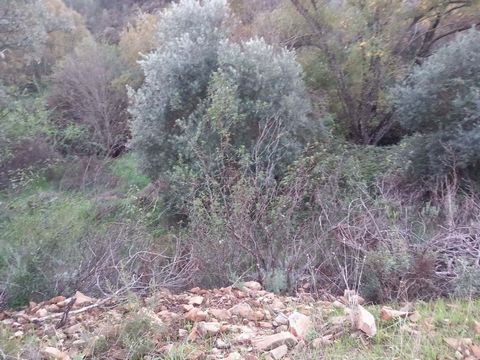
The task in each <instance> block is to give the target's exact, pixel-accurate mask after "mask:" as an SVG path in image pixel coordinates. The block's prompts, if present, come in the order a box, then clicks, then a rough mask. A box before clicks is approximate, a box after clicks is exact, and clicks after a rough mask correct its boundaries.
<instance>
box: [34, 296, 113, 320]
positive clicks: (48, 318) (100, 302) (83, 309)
mask: <svg viewBox="0 0 480 360" xmlns="http://www.w3.org/2000/svg"><path fill="white" fill-rule="evenodd" d="M111 299H112V297H109V298H106V299H103V300H100V301H98V302H97V303H95V304H92V305H88V306H85V307H83V308H81V309H78V310H73V311H70V312H69V314H71V315H76V314H81V313H83V312H85V311H88V310H91V309H95V308H97V307H99V306H102V305H103V304H105V303H107V302H108V301H110V300H111ZM64 315H65V313H64V312H61V313H55V314H52V315H47V316H43V317H41V318H32V319H30V321H31V322H32V323H42V322H45V321H48V320H52V319H57V318H60V317H63V316H64Z"/></svg>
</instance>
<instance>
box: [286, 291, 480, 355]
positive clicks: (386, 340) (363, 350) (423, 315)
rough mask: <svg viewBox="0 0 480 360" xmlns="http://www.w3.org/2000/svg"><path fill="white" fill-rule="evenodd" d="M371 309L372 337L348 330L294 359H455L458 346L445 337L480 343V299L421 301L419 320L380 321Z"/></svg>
mask: <svg viewBox="0 0 480 360" xmlns="http://www.w3.org/2000/svg"><path fill="white" fill-rule="evenodd" d="M368 310H369V311H370V312H371V313H372V314H374V316H375V318H376V319H377V327H378V333H377V335H376V336H375V337H374V338H372V339H369V340H365V339H362V338H361V337H360V336H356V335H355V334H354V335H352V334H350V333H346V334H345V335H344V336H343V337H342V338H340V339H339V340H337V341H336V342H334V343H333V344H332V345H329V346H325V347H324V348H322V349H320V350H318V351H316V352H313V353H312V351H311V350H309V351H308V353H301V354H297V356H296V357H295V359H297V360H300V359H302V360H303V359H312V360H313V359H318V358H323V359H356V360H362V359H363V360H374V359H379V360H380V359H422V360H423V359H432V360H433V359H453V358H455V350H454V349H452V348H451V347H449V346H448V345H447V344H446V342H445V341H444V339H445V338H471V339H472V340H473V342H474V343H476V344H478V343H480V335H479V334H476V332H475V329H474V321H475V320H477V321H479V320H480V300H471V301H469V300H458V301H453V300H452V301H449V300H443V299H440V300H437V301H432V302H419V303H417V304H416V306H415V310H416V311H417V312H418V314H419V315H420V318H419V320H418V321H417V322H412V321H409V320H405V319H399V320H394V321H389V322H382V321H378V319H379V310H380V308H379V307H378V306H370V307H368Z"/></svg>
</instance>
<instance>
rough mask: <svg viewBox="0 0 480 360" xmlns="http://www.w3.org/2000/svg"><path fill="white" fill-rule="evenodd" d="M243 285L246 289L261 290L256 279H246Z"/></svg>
mask: <svg viewBox="0 0 480 360" xmlns="http://www.w3.org/2000/svg"><path fill="white" fill-rule="evenodd" d="M243 286H244V287H246V288H247V289H248V290H253V291H259V290H262V285H261V284H260V283H258V282H256V281H247V282H245V283H243Z"/></svg>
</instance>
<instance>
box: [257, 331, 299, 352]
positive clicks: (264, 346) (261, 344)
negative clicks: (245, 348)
mask: <svg viewBox="0 0 480 360" xmlns="http://www.w3.org/2000/svg"><path fill="white" fill-rule="evenodd" d="M252 344H253V347H254V348H255V350H257V351H269V350H272V349H275V348H277V347H279V346H282V345H287V347H289V348H292V347H294V346H295V345H296V344H297V339H295V337H294V336H293V335H292V334H291V333H289V332H287V331H283V332H280V333H278V334H273V335H267V336H263V337H260V338H257V339H255V340H253V341H252Z"/></svg>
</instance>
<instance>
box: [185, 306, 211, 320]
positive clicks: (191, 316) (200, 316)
mask: <svg viewBox="0 0 480 360" xmlns="http://www.w3.org/2000/svg"><path fill="white" fill-rule="evenodd" d="M185 319H187V320H190V321H191V322H198V321H206V320H208V314H207V313H206V312H205V311H202V310H200V309H198V308H193V309H191V310H190V311H189V312H187V313H186V314H185Z"/></svg>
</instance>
